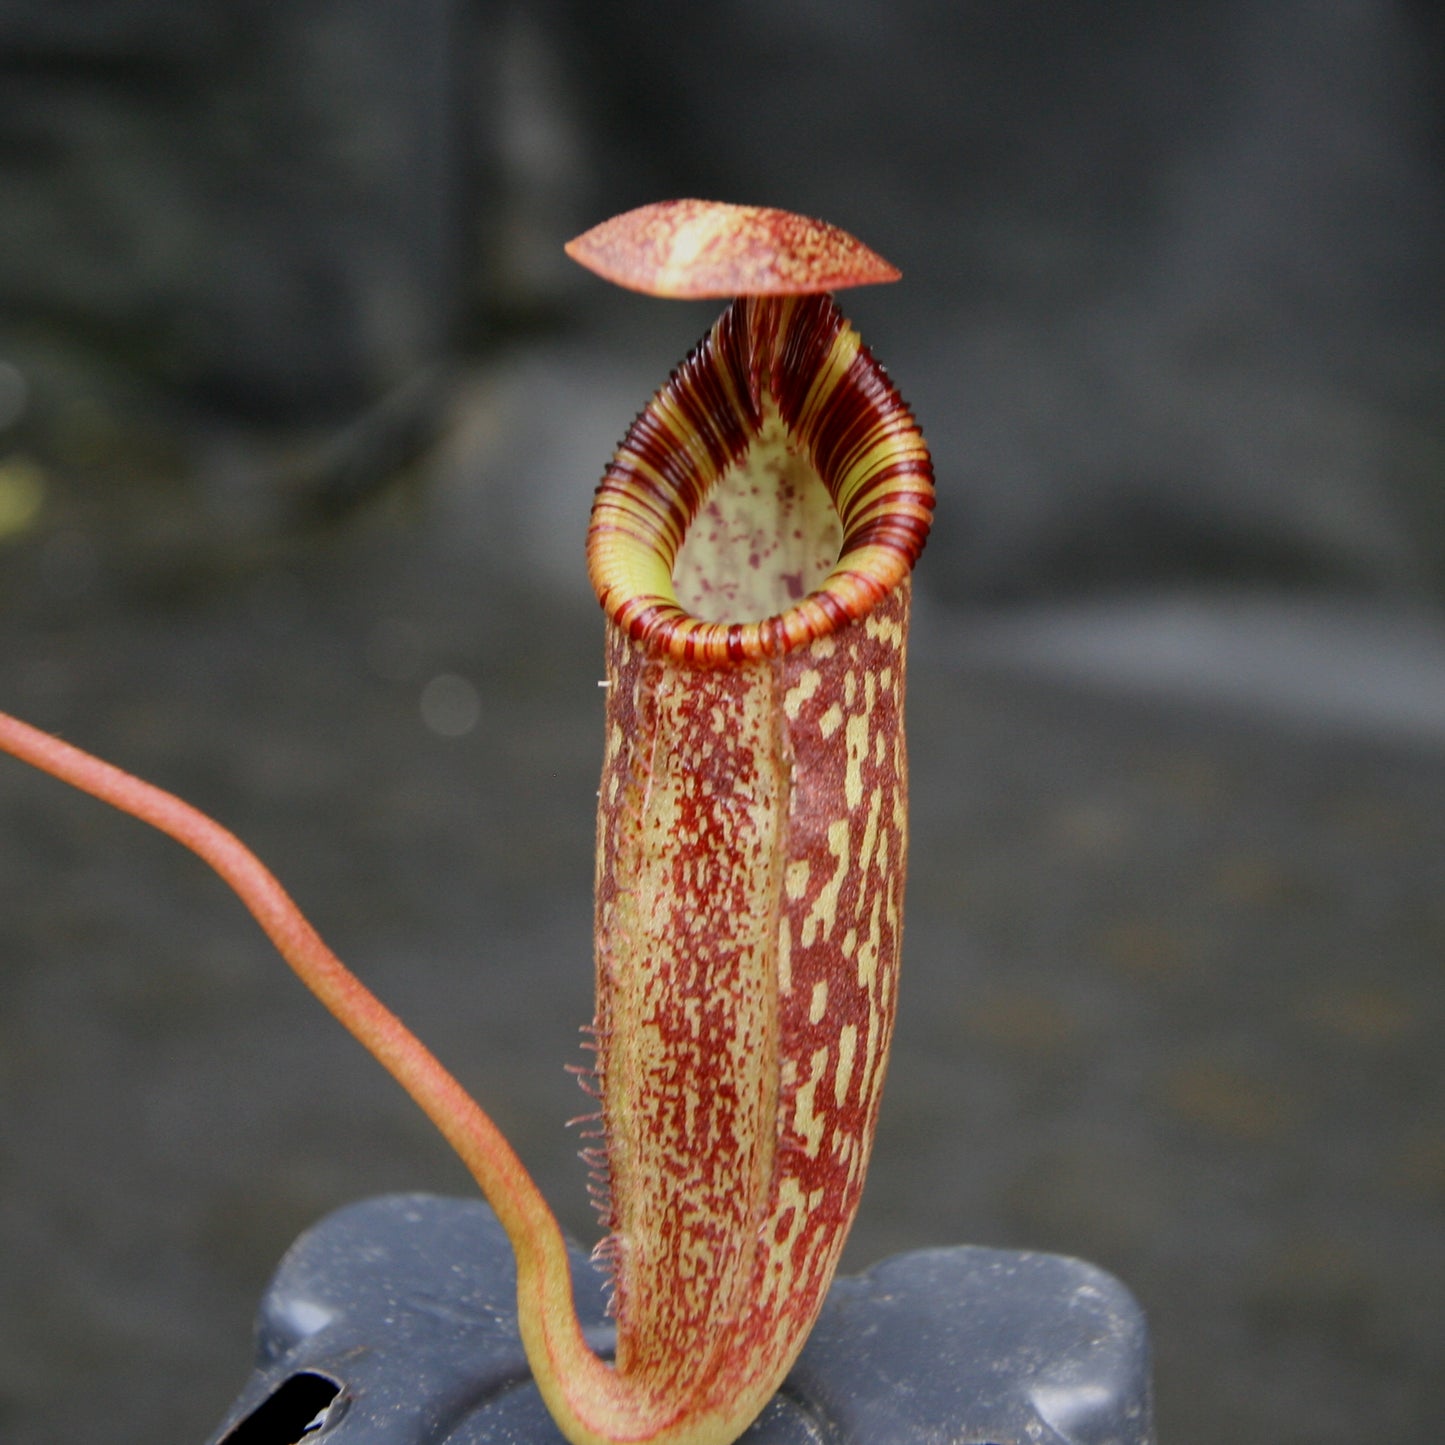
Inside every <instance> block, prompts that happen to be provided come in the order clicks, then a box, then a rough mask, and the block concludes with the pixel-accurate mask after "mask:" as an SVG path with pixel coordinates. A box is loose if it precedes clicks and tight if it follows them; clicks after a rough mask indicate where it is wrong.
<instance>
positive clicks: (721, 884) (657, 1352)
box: [588, 296, 933, 1439]
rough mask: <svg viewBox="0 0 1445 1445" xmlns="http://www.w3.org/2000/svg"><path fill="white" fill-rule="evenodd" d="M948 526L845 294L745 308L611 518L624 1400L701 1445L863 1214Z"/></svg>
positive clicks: (610, 752) (609, 747) (786, 1358)
mask: <svg viewBox="0 0 1445 1445" xmlns="http://www.w3.org/2000/svg"><path fill="white" fill-rule="evenodd" d="M932 504H933V485H932V475H931V465H930V461H929V456H928V451H927V448H926V446H925V444H924V442H923V439H922V437H921V435H920V433H919V431H918V428H917V425H916V423H915V422H914V420H913V418H912V416H911V415H910V413H909V411H908V409H907V407H906V406H905V405H904V404H903V402H902V401H901V400H900V398H899V397H898V394H897V392H896V391H895V390H894V389H893V387H892V385H891V384H890V383H889V381H888V379H887V378H886V376H885V375H884V373H883V371H882V369H881V368H880V367H879V366H878V365H877V363H876V362H875V361H874V360H873V358H872V357H871V356H870V355H869V353H868V351H867V350H866V349H865V348H864V347H863V346H862V345H861V344H860V342H859V339H858V336H857V334H856V332H854V331H853V330H852V328H851V327H849V326H848V324H847V323H846V322H845V321H844V319H843V318H842V317H841V315H840V314H839V313H838V311H837V309H836V307H835V306H834V304H833V303H832V301H831V300H830V299H829V298H828V297H826V296H807V297H801V298H792V297H787V298H757V297H752V298H742V299H740V300H738V301H736V302H734V303H733V304H732V306H730V307H729V309H728V310H727V311H726V312H725V313H724V314H723V316H722V318H721V319H720V320H719V321H718V323H717V324H716V326H715V327H714V328H713V330H712V332H711V333H710V334H709V335H708V337H707V338H705V340H704V341H703V343H702V344H701V345H700V346H699V347H698V348H697V349H696V350H695V351H694V352H693V354H692V355H691V356H690V357H689V358H688V359H687V361H686V362H684V364H683V365H682V366H681V367H679V368H678V370H677V371H676V372H675V373H674V374H673V376H672V378H671V379H670V380H669V382H668V383H667V385H666V386H665V387H664V388H663V389H662V390H661V391H660V392H658V394H657V395H656V396H655V397H654V398H653V400H652V401H651V403H650V404H649V405H648V407H647V408H646V409H645V410H644V411H643V413H642V414H641V415H640V416H639V417H638V419H637V421H636V422H635V423H634V425H633V427H632V429H631V430H630V431H629V433H628V435H627V437H626V438H625V439H624V441H623V442H622V444H621V445H620V447H619V448H618V451H617V454H616V456H615V458H614V460H613V462H612V464H611V465H610V466H609V467H608V469H607V472H606V474H605V475H604V477H603V479H602V482H601V484H600V486H599V488H598V493H597V497H596V501H595V503H594V508H593V514H592V525H591V529H590V532H589V537H588V557H589V565H590V570H591V576H592V580H593V584H594V586H595V588H596V590H597V593H598V596H599V598H600V599H601V601H602V604H603V606H604V608H605V610H606V613H607V617H608V620H609V623H610V626H609V629H608V637H607V649H606V651H607V694H606V696H607V708H606V745H605V759H604V765H603V774H602V787H601V791H600V794H599V798H600V806H599V814H598V851H597V896H596V910H597V918H596V940H597V944H596V947H597V997H598V1005H597V1007H598V1012H597V1021H596V1033H597V1050H598V1052H597V1066H596V1073H597V1081H596V1082H597V1086H598V1089H599V1092H600V1097H601V1107H602V1122H603V1125H604V1131H605V1137H606V1150H605V1157H606V1174H607V1181H606V1182H607V1188H606V1190H605V1193H604V1203H603V1210H604V1222H605V1225H606V1227H607V1230H608V1237H607V1239H606V1240H605V1241H604V1244H603V1246H602V1252H603V1253H604V1255H606V1257H607V1258H608V1260H609V1262H610V1264H611V1266H612V1269H613V1278H614V1285H615V1297H614V1311H615V1314H616V1318H617V1327H618V1345H617V1361H616V1368H617V1372H618V1375H619V1376H620V1377H623V1378H626V1379H627V1380H628V1382H629V1388H631V1389H636V1390H638V1391H640V1392H641V1393H642V1394H643V1395H645V1396H648V1397H651V1398H652V1399H654V1400H655V1401H656V1402H657V1403H658V1406H659V1407H660V1408H661V1407H662V1406H663V1402H666V1401H673V1402H675V1403H676V1405H677V1406H678V1407H679V1408H685V1409H687V1410H688V1411H689V1412H690V1413H691V1414H692V1415H693V1417H694V1424H695V1425H699V1426H702V1427H703V1429H702V1433H700V1434H699V1435H698V1437H697V1438H717V1439H727V1438H731V1435H732V1434H735V1433H737V1432H738V1431H740V1430H741V1429H743V1428H745V1426H746V1425H747V1423H748V1421H749V1420H751V1419H752V1418H753V1416H755V1415H756V1413H757V1412H758V1410H760V1409H761V1408H762V1406H763V1405H764V1404H765V1403H766V1401H767V1399H768V1398H769V1396H770V1395H771V1394H772V1393H773V1391H774V1390H775V1389H776V1388H777V1386H778V1384H779V1383H780V1382H781V1380H782V1377H783V1376H784V1374H786V1372H787V1370H788V1368H789V1367H790V1365H791V1364H792V1361H793V1360H794V1358H795V1357H796V1355H797V1353H798V1351H799V1350H800V1349H801V1347H802V1344H803V1342H804V1340H805V1339H806V1337H807V1333H808V1331H809V1329H810V1328H811V1326H812V1323H813V1320H814V1319H815V1318H816V1315H817V1312H818V1310H819V1308H820V1307H821V1305H822V1303H823V1299H824V1296H825V1294H826V1292H827V1288H828V1285H829V1282H830V1280H831V1278H832V1274H833V1271H834V1267H835V1266H836V1264H837V1260H838V1257H839V1254H840V1252H841V1250H842V1247H843V1243H844V1240H845V1238H846V1235H847V1232H848V1228H849V1225H850V1224H851V1222H852V1219H853V1216H854V1213H855V1211H856V1208H857V1205H858V1199H859V1195H860V1192H861V1190H862V1187H863V1177H864V1173H865V1170H866V1167H867V1163H868V1155H869V1150H870V1147H871V1143H872V1138H873V1132H874V1126H875V1122H876V1118H877V1111H878V1102H879V1095H880V1089H881V1086H882V1082H883V1074H884V1069H885V1065H886V1060H887V1056H888V1045H889V1039H890V1037H891V1034H892V1028H893V1017H894V999H895V991H896V982H897V968H898V955H899V946H900V942H901V937H902V907H903V879H904V867H905V862H906V854H907V833H906V819H907V764H906V757H905V749H904V734H903V701H904V647H905V642H906V638H907V630H908V600H909V573H910V570H911V568H912V565H913V562H914V560H915V559H916V558H917V556H918V554H919V552H920V551H921V550H922V547H923V544H924V541H925V539H926V536H927V532H928V526H929V522H930V519H931V514H932ZM684 1402H685V1405H684ZM708 1422H710V1425H709V1423H708Z"/></svg>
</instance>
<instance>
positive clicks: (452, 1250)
mask: <svg viewBox="0 0 1445 1445" xmlns="http://www.w3.org/2000/svg"><path fill="white" fill-rule="evenodd" d="M572 1269H573V1279H574V1283H575V1286H576V1289H577V1299H578V1307H579V1310H580V1312H581V1314H582V1319H583V1324H584V1326H586V1328H587V1332H588V1334H589V1336H590V1337H591V1339H592V1341H593V1344H594V1345H595V1347H596V1348H597V1349H598V1350H600V1351H602V1352H603V1353H606V1351H607V1349H608V1347H609V1344H610V1341H611V1335H612V1329H611V1325H610V1323H609V1322H608V1320H607V1318H606V1314H605V1289H604V1282H603V1278H602V1276H601V1274H600V1273H599V1272H598V1271H597V1270H595V1269H594V1268H593V1266H592V1264H591V1263H590V1261H589V1260H588V1258H587V1255H586V1254H585V1253H584V1252H583V1251H582V1250H580V1249H578V1248H576V1247H574V1248H573V1251H572ZM515 1290H516V1274H515V1269H514V1266H513V1261H512V1252H511V1249H510V1247H509V1246H508V1244H507V1240H506V1236H505V1235H504V1234H503V1233H502V1229H501V1226H500V1225H499V1224H498V1223H497V1221H496V1218H495V1216H494V1215H493V1214H492V1212H491V1210H490V1209H488V1208H487V1206H486V1205H485V1204H483V1203H481V1202H479V1201H471V1200H455V1199H439V1198H435V1197H433V1196H430V1195H393V1196H387V1197H384V1198H380V1199H374V1200H368V1201H366V1202H364V1203H361V1204H356V1205H352V1206H350V1207H349V1208H346V1209H342V1210H340V1211H338V1212H337V1213H335V1214H333V1215H331V1216H329V1217H328V1218H326V1219H324V1220H322V1221H321V1223H320V1224H318V1225H316V1226H315V1227H314V1228H312V1229H310V1230H308V1231H307V1232H306V1233H305V1234H303V1235H302V1236H301V1238H300V1239H299V1240H297V1242H296V1243H295V1244H294V1245H293V1246H292V1247H291V1249H290V1251H289V1252H288V1253H287V1255H286V1257H285V1258H284V1259H283V1260H282V1262H281V1265H280V1267H279V1268H278V1269H277V1271H276V1274H275V1277H274V1278H273V1279H272V1281H271V1284H270V1286H269V1287H268V1289H267V1290H266V1293H265V1296H264V1297H263V1299H262V1301H261V1308H260V1312H259V1315H258V1319H257V1335H256V1354H257V1364H256V1370H255V1373H254V1374H253V1375H252V1377H251V1379H250V1381H249V1382H248V1383H247V1385H246V1387H245V1389H244V1390H243V1391H242V1392H241V1395H240V1397H239V1398H238V1399H237V1400H236V1403H235V1404H234V1406H233V1407H232V1409H231V1411H230V1413H229V1414H228V1415H227V1416H226V1419H225V1421H224V1422H223V1423H222V1425H221V1427H220V1428H219V1429H218V1430H217V1432H216V1433H215V1434H214V1435H213V1436H212V1437H211V1442H212V1445H295V1442H297V1441H302V1440H304V1441H305V1442H306V1445H312V1442H315V1445H483V1442H488V1445H499V1442H503V1441H506V1442H511V1445H522V1442H527V1445H532V1442H539V1445H540V1442H546V1445H556V1442H561V1440H562V1437H561V1435H560V1434H559V1433H558V1431H557V1428H556V1426H555V1425H554V1424H553V1423H552V1421H551V1419H550V1417H549V1416H548V1414H547V1412H546V1410H545V1409H544V1407H543V1405H542V1401H541V1397H540V1396H539V1395H538V1393H537V1390H536V1388H535V1386H534V1385H533V1384H532V1379H531V1374H530V1372H529V1370H528V1368H527V1361H526V1358H525V1357H524V1355H523V1353H522V1347H521V1343H520V1341H519V1340H518V1337H517V1328H516V1314H515V1306H514V1294H515ZM744 1439H745V1440H746V1441H747V1442H749V1445H865V1442H866V1445H903V1442H919V1441H927V1442H929V1445H944V1442H957V1445H964V1442H968V1445H1152V1442H1153V1440H1154V1429H1153V1420H1152V1413H1151V1408H1150V1366H1149V1339H1148V1332H1147V1329H1146V1327H1145V1323H1144V1317H1143V1314H1142V1313H1141V1311H1140V1309H1139V1306H1138V1305H1137V1304H1136V1303H1135V1301H1134V1299H1133V1297H1132V1296H1131V1295H1130V1294H1129V1293H1128V1291H1127V1290H1125V1289H1124V1287H1123V1286H1122V1285H1120V1284H1119V1282H1118V1281H1117V1280H1115V1279H1114V1278H1112V1277H1111V1276H1110V1275H1107V1274H1105V1273H1103V1272H1102V1271H1101V1270H1098V1269H1096V1268H1095V1267H1094V1266H1092V1265H1089V1264H1085V1263H1083V1262H1082V1261H1080V1260H1076V1259H1067V1258H1064V1257H1062V1256H1059V1255H1051V1254H1021V1253H1011V1252H1006V1251H1000V1250H992V1249H974V1248H954V1249H930V1250H922V1251H919V1252H918V1253H914V1254H903V1255H898V1256H895V1257H894V1258H892V1259H888V1260H885V1261H884V1262H883V1263H882V1264H879V1265H877V1266H875V1267H874V1268H873V1269H870V1270H869V1271H867V1273H865V1274H861V1275H857V1276H854V1277H848V1278H841V1279H838V1280H836V1281H835V1282H834V1285H833V1289H832V1292H831V1293H830V1295H829V1297H828V1302H827V1305H826V1306H825V1308H824V1310H823V1313H822V1316H821V1317H820V1319H819V1321H818V1325H817V1328H816V1329H815V1330H814V1332H813V1335H812V1337H811V1338H810V1340H809V1341H808V1345H807V1348H806V1349H805V1350H804V1351H803V1354H802V1356H801V1357H800V1358H799V1360H798V1363H797V1365H796V1366H795V1368H794V1369H793V1372H792V1374H790V1375H789V1376H788V1378H787V1380H786V1381H785V1382H784V1385H783V1388H782V1389H781V1390H780V1391H779V1392H778V1394H777V1395H776V1396H775V1397H774V1399H773V1401H772V1403H771V1404H769V1406H768V1407H767V1409H766V1410H765V1411H764V1412H763V1414H762V1416H761V1418H760V1419H759V1420H758V1421H757V1423H756V1424H755V1425H754V1426H753V1427H752V1429H751V1430H750V1431H749V1432H748V1434H747V1435H746V1436H745V1437H744Z"/></svg>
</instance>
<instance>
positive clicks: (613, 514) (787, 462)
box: [587, 296, 934, 666]
mask: <svg viewBox="0 0 1445 1445" xmlns="http://www.w3.org/2000/svg"><path fill="white" fill-rule="evenodd" d="M933 501H934V490H933V468H932V463H931V461H930V458H929V454H928V447H927V444H926V443H925V442H924V440H923V437H922V434H921V433H920V432H919V429H918V425H917V423H916V422H915V421H914V419H913V416H912V413H911V412H910V411H909V409H908V407H907V405H906V404H905V403H904V401H903V399H902V398H901V397H900V396H899V395H898V392H897V391H896V389H895V388H894V387H893V385H892V383H891V382H890V381H889V380H888V377H887V375H886V374H885V373H884V371H883V368H882V367H881V366H879V365H878V363H877V362H876V361H875V360H874V359H873V357H872V355H871V354H870V353H869V351H868V350H867V348H866V347H864V346H863V344H862V342H861V340H860V339H859V337H858V334H857V332H855V331H854V330H853V329H852V327H850V326H849V325H848V323H847V322H846V321H845V320H844V319H843V317H842V315H841V314H840V313H839V311H838V309H837V307H836V306H835V305H834V304H833V302H832V300H831V299H830V298H829V297H827V296H808V297H801V298H759V297H743V298H740V299H738V300H737V301H735V302H733V304H732V305H731V306H730V307H729V308H728V309H727V310H726V311H725V312H724V313H723V315H722V316H721V317H720V318H719V320H718V322H717V324H716V325H715V326H714V327H713V329H712V331H711V332H710V333H709V334H708V335H707V336H706V337H705V338H704V339H703V341H702V342H701V344H700V345H699V346H698V347H697V348H696V349H695V350H694V351H693V352H692V354H691V355H690V356H689V357H688V358H687V360H686V361H685V362H683V364H682V365H681V366H680V367H678V369H677V370H676V371H675V372H674V373H673V374H672V376H671V377H670V378H669V380H668V382H667V384H666V385H665V386H664V387H663V388H662V389H661V390H660V391H659V392H658V393H657V394H656V395H655V396H654V397H653V398H652V400H651V401H650V402H649V403H648V405H647V407H646V408H645V409H644V410H643V412H642V413H641V414H640V415H639V416H638V418H637V420H636V421H635V422H634V423H633V425H632V428H631V430H629V432H628V433H627V436H626V437H625V438H624V439H623V441H622V443H621V445H620V446H619V447H618V449H617V453H616V455H615V456H614V458H613V460H612V463H611V464H610V465H609V467H608V468H607V471H606V473H605V474H604V475H603V478H602V481H601V483H600V484H599V486H598V488H597V496H596V499H595V501H594V503H593V507H592V520H591V524H590V526H589V528H588V533H587V566H588V574H589V576H590V577H591V579H592V585H593V588H594V589H595V591H596V593H597V596H598V599H599V601H600V602H601V603H602V606H603V609H604V611H605V612H606V614H607V617H608V619H609V620H610V621H611V622H612V623H613V624H614V625H615V626H617V627H618V628H620V629H622V630H623V631H624V632H626V633H627V634H628V635H629V636H630V637H632V638H633V639H634V640H635V641H637V642H638V643H640V644H641V645H642V646H644V647H646V648H648V649H649V650H651V651H656V652H658V653H659V654H663V655H666V656H668V657H671V658H672V659H674V660H676V661H680V662H689V663H693V664H696V665H700V666H718V665H722V664H726V663H737V662H742V661H747V660H749V659H752V658H759V657H778V656H781V655H782V654H784V653H787V652H789V651H791V650H793V649H794V648H797V647H802V646H804V645H806V644H807V643H809V642H812V641H814V640H816V639H818V638H821V637H826V636H828V635H829V634H830V633H833V632H836V631H838V630H839V629H840V628H842V627H845V626H847V625H848V624H849V623H851V622H854V621H856V620H857V619H859V618H861V617H864V616H866V615H867V613H868V612H869V611H870V610H871V609H872V608H873V607H874V606H875V605H876V604H877V603H878V602H879V601H881V600H882V599H883V598H884V597H886V596H887V595H888V594H889V593H890V592H892V591H893V590H894V588H895V587H897V586H898V585H899V584H900V583H901V582H902V581H903V580H904V579H905V578H906V577H907V576H908V574H909V572H910V571H911V570H912V568H913V564H914V563H915V561H917V559H918V557H919V555H920V553H921V552H922V551H923V547H924V544H925V542H926V541H927V537H928V530H929V526H930V524H931V522H932V518H933ZM705 515H706V519H707V525H706V528H705V527H704V525H703V520H702V519H703V518H704V516H705ZM704 531H706V535H704ZM715 544H716V545H715ZM830 554H831V555H830ZM770 569H771V571H770ZM794 596H796V600H791V599H792V598H793V597H794ZM784 600H786V605H776V604H777V603H779V602H782V601H784ZM737 603H741V604H742V605H743V606H744V607H746V606H747V604H749V603H752V604H754V610H753V611H752V613H751V616H749V614H748V613H747V612H746V611H745V612H744V615H743V618H742V619H738V618H735V617H733V616H732V615H730V614H729V612H728V607H729V606H730V605H736V604H737ZM770 605H775V606H776V610H772V611H769V610H767V609H768V607H769V606H770ZM712 612H718V615H709V614H710V613H712ZM759 614H761V615H759Z"/></svg>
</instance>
